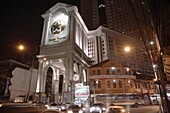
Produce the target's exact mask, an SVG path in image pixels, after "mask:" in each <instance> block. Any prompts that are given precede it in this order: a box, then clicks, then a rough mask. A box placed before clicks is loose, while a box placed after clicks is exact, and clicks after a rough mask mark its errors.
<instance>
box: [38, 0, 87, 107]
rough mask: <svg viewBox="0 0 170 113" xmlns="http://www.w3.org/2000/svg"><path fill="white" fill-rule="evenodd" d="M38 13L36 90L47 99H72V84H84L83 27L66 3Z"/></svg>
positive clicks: (71, 7)
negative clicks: (41, 20) (41, 22)
mask: <svg viewBox="0 0 170 113" xmlns="http://www.w3.org/2000/svg"><path fill="white" fill-rule="evenodd" d="M42 17H43V18H44V26H43V32H42V39H41V45H40V52H39V55H38V56H37V57H38V58H39V72H38V82H37V92H38V93H39V94H45V97H44V98H46V99H45V100H49V102H54V103H59V104H60V103H67V102H74V99H75V98H74V90H75V85H76V84H77V83H82V84H84V85H87V84H88V78H87V72H88V71H87V70H88V68H89V66H90V64H89V63H90V58H89V57H87V43H88V41H87V37H86V33H87V28H86V26H85V24H84V22H83V21H82V18H81V16H80V14H79V13H78V9H77V7H76V6H72V5H69V4H63V3H57V4H56V5H54V6H53V7H52V8H50V9H49V10H48V11H46V12H45V13H44V14H43V15H42ZM41 96H42V95H41ZM42 98H43V97H42ZM41 101H42V100H41Z"/></svg>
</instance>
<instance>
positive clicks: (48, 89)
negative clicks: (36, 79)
mask: <svg viewBox="0 0 170 113" xmlns="http://www.w3.org/2000/svg"><path fill="white" fill-rule="evenodd" d="M52 78H53V69H52V68H51V67H49V68H48V70H47V75H46V83H45V84H46V85H45V94H46V98H47V99H48V100H47V101H48V102H49V99H50V97H51V92H52Z"/></svg>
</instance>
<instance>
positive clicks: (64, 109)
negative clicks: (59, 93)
mask: <svg viewBox="0 0 170 113" xmlns="http://www.w3.org/2000/svg"><path fill="white" fill-rule="evenodd" d="M68 107H69V104H62V105H60V106H59V111H67V109H68Z"/></svg>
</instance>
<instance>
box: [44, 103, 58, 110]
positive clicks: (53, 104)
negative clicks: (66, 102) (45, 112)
mask: <svg viewBox="0 0 170 113" xmlns="http://www.w3.org/2000/svg"><path fill="white" fill-rule="evenodd" d="M45 107H46V108H47V109H55V110H58V109H59V106H58V104H56V103H52V104H46V105H45Z"/></svg>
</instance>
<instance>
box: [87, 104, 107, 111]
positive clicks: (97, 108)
mask: <svg viewBox="0 0 170 113" xmlns="http://www.w3.org/2000/svg"><path fill="white" fill-rule="evenodd" d="M105 111H106V105H105V104H103V103H94V104H93V105H92V106H91V107H90V113H94V112H95V113H96V112H97V113H104V112H105Z"/></svg>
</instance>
